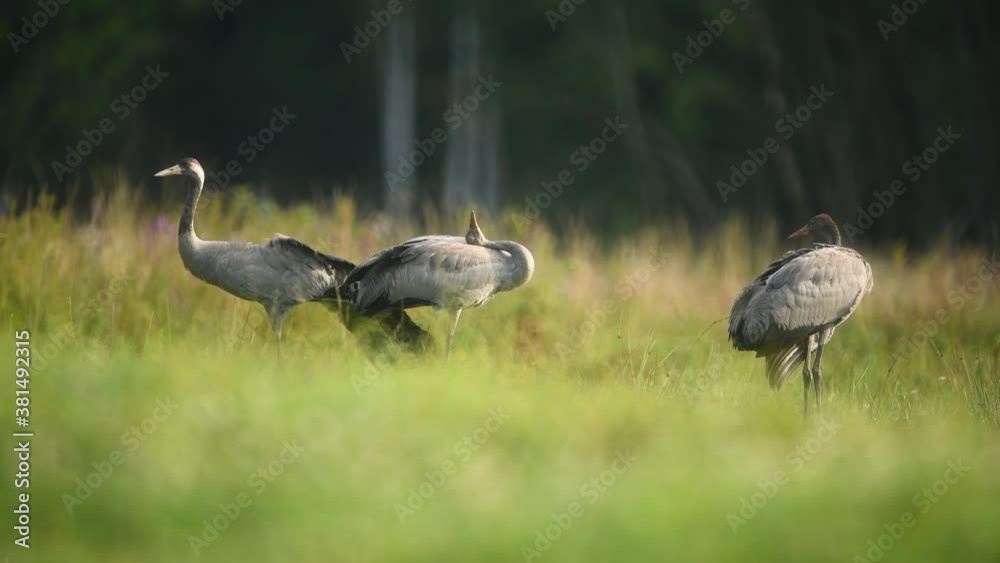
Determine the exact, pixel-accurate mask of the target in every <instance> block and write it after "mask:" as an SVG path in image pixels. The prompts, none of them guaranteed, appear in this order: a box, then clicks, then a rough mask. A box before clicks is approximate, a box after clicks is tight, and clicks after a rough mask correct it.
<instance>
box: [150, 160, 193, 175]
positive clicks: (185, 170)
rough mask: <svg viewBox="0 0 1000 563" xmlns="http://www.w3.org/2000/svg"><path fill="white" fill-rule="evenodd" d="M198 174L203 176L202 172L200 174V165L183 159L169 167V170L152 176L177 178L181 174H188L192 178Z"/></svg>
mask: <svg viewBox="0 0 1000 563" xmlns="http://www.w3.org/2000/svg"><path fill="white" fill-rule="evenodd" d="M199 173H201V174H202V175H203V174H204V172H202V169H201V163H200V162H198V160H197V159H194V158H183V159H181V161H180V162H178V163H177V164H175V165H173V166H171V167H170V168H164V169H163V170H160V171H159V172H157V173H156V174H153V175H154V176H156V177H162V176H179V175H181V174H190V175H192V176H198V175H199Z"/></svg>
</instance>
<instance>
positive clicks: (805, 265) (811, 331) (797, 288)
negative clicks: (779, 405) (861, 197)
mask: <svg viewBox="0 0 1000 563" xmlns="http://www.w3.org/2000/svg"><path fill="white" fill-rule="evenodd" d="M806 235H812V236H813V237H815V238H816V239H818V240H819V241H820V243H818V244H814V245H813V246H812V247H810V248H802V249H799V250H793V251H791V252H788V253H786V254H785V255H784V256H782V257H781V258H779V259H777V260H775V261H774V262H772V263H771V264H770V265H769V266H768V267H767V270H765V271H764V273H763V274H761V275H760V276H758V277H757V279H755V280H754V281H753V283H751V284H750V285H748V286H746V287H745V288H743V291H741V292H740V294H739V296H738V297H737V298H736V303H734V304H733V309H732V312H731V313H730V315H729V339H730V340H731V341H732V342H733V347H735V348H736V349H737V350H752V351H756V352H757V356H758V357H760V356H764V358H765V363H766V365H767V378H768V381H769V382H770V384H771V388H772V389H780V388H781V384H782V383H783V382H784V381H785V379H786V378H787V377H788V375H789V374H790V373H792V371H794V370H795V368H796V367H797V366H798V365H799V363H800V362H802V363H803V367H802V381H803V383H804V385H805V389H804V391H803V401H804V404H803V411H804V412H805V413H806V414H808V413H809V385H810V382H811V383H812V385H813V387H814V389H815V396H816V408H817V409H818V408H819V407H820V392H821V391H820V389H821V387H822V380H823V371H822V366H821V362H822V360H823V349H824V348H825V347H826V345H827V343H829V342H830V339H831V338H832V337H833V331H834V330H835V329H836V327H837V326H838V325H840V324H841V323H843V322H844V321H845V320H847V318H848V317H850V316H851V313H853V312H854V310H855V309H856V308H857V307H858V304H859V303H861V299H862V298H863V297H864V296H865V295H867V294H868V292H869V291H871V289H872V269H871V266H870V265H869V264H868V262H867V261H866V260H865V259H864V258H863V257H862V256H861V254H859V253H858V252H857V251H855V250H852V249H850V248H847V247H844V246H841V241H840V230H839V229H838V228H837V224H836V223H834V221H833V219H831V218H830V216H829V215H827V214H825V213H822V214H820V215H817V216H815V217H813V218H812V219H810V220H809V222H808V223H806V225H805V226H804V227H802V228H801V229H799V230H797V231H795V232H794V233H792V234H791V235H790V236H789V237H788V238H795V237H801V236H806ZM813 351H815V353H816V358H815V361H814V363H813V365H812V367H810V366H809V354H810V353H811V352H813Z"/></svg>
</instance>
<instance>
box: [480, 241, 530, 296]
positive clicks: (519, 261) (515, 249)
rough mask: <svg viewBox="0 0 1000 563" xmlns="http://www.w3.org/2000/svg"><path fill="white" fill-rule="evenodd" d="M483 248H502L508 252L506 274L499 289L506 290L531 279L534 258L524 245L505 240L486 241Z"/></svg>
mask: <svg viewBox="0 0 1000 563" xmlns="http://www.w3.org/2000/svg"><path fill="white" fill-rule="evenodd" d="M482 246H484V247H485V248H492V249H494V250H502V251H504V252H507V253H508V254H510V258H508V259H506V260H505V262H506V263H507V264H508V266H509V269H508V270H507V276H506V278H505V279H503V280H502V283H503V287H502V288H501V289H500V291H506V290H510V289H514V288H515V287H520V286H522V285H524V284H525V283H527V282H528V280H530V279H531V276H532V274H534V273H535V258H534V257H533V256H532V255H531V252H530V251H529V250H528V249H527V248H525V247H524V246H522V245H520V244H517V243H516V242H511V241H507V240H502V241H496V242H494V241H487V242H484V243H483V245H482Z"/></svg>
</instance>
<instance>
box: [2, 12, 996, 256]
mask: <svg viewBox="0 0 1000 563" xmlns="http://www.w3.org/2000/svg"><path fill="white" fill-rule="evenodd" d="M64 2H65V3H64ZM995 13H996V9H994V8H993V4H991V3H990V2H988V1H986V0H981V1H968V2H946V1H944V0H923V1H921V0H906V1H899V0H895V1H893V0H882V1H875V2H869V1H860V0H858V1H847V2H774V1H772V2H764V1H754V0H717V1H704V2H683V1H679V0H635V1H631V2H603V1H601V0H586V1H582V0H576V1H573V0H562V1H561V2H560V0H512V1H508V2H480V3H476V2H460V1H454V2H445V1H440V2H432V1H424V2H419V1H411V0H370V1H367V2H338V1H324V2H318V1H317V2H294V1H293V2H280V3H279V2H260V1H257V2H252V1H250V0H244V1H242V2H240V1H239V0H215V1H211V0H203V1H194V0H191V1H175V2H131V3H123V2H118V1H111V0H17V1H10V2H5V3H4V4H3V7H2V8H0V18H2V19H0V29H2V30H3V34H4V37H5V39H6V42H7V44H6V46H5V48H4V50H5V52H4V54H3V56H2V58H0V65H2V82H0V98H2V99H0V101H2V104H0V111H2V112H4V114H3V116H2V117H3V123H4V124H5V125H6V135H5V136H4V137H3V141H2V143H3V146H2V148H0V167H2V168H0V172H2V176H0V182H2V184H0V191H2V193H3V194H5V195H6V196H8V197H9V196H14V197H23V196H24V195H25V194H29V193H33V192H35V191H37V190H38V189H39V188H45V189H47V190H49V191H51V192H54V193H56V194H57V195H60V196H63V197H65V196H66V195H67V194H77V195H83V196H86V195H87V194H90V193H93V192H94V191H96V190H101V189H102V187H103V186H105V185H106V184H108V183H109V178H110V177H111V176H110V175H109V174H108V171H119V170H124V171H125V173H126V175H127V179H128V180H129V181H130V182H132V183H134V184H135V185H137V186H142V187H143V189H146V190H150V193H157V192H158V191H159V190H160V187H159V184H157V183H154V182H152V181H151V179H150V177H149V176H150V173H151V172H152V171H155V170H159V169H160V168H163V167H165V166H167V165H169V164H172V163H174V162H176V161H177V160H178V159H179V158H181V157H184V156H195V157H197V158H199V159H200V160H202V162H203V164H205V166H206V168H207V169H209V170H210V171H214V172H219V173H221V172H222V171H224V170H225V169H226V167H227V165H228V166H229V167H230V170H231V171H234V172H235V173H234V174H232V176H234V178H232V179H230V180H228V181H227V179H226V177H225V176H224V175H220V176H217V177H215V181H216V182H217V183H219V184H222V185H223V187H224V186H225V185H228V184H233V183H240V184H243V183H246V184H250V185H252V186H254V187H255V189H257V190H260V191H262V192H263V193H267V194H270V195H272V196H274V197H276V198H277V199H279V200H280V201H291V200H296V199H302V198H311V197H314V196H316V195H317V194H329V193H330V192H331V191H332V190H335V189H336V190H340V191H342V192H344V193H348V194H350V195H353V196H354V197H356V198H357V199H358V200H359V201H360V202H361V204H362V205H363V206H364V207H365V208H366V209H386V210H388V211H389V212H391V213H395V214H400V215H409V216H415V215H416V214H417V211H418V209H419V207H420V205H422V204H423V203H424V202H432V203H435V204H437V205H438V206H440V207H442V208H444V209H448V208H457V207H467V206H469V205H473V204H474V205H477V206H485V207H492V208H499V207H512V208H515V209H520V210H521V212H522V213H524V214H526V215H529V216H532V217H534V216H535V215H536V214H537V215H539V216H540V217H541V218H542V220H546V221H552V222H554V223H560V222H561V221H564V220H567V219H574V220H579V221H582V222H583V223H584V224H587V225H590V226H592V227H593V228H594V229H596V230H600V231H605V232H609V233H613V232H620V231H625V230H628V229H629V228H630V227H631V226H633V225H642V224H648V223H651V222H657V221H669V220H672V219H684V220H685V221H686V222H687V223H688V224H690V225H692V226H693V227H694V228H695V230H696V231H698V230H710V229H712V228H713V227H714V226H715V225H717V224H718V223H719V222H720V221H721V220H723V219H724V218H725V217H726V216H728V215H733V214H745V215H748V216H750V217H753V218H759V219H763V218H777V219H778V220H780V221H781V223H782V224H787V225H789V226H791V225H796V226H797V225H798V224H800V223H801V222H802V221H803V219H804V218H806V217H808V216H811V215H812V214H814V213H815V212H817V211H819V210H825V211H829V212H830V213H831V214H833V215H834V216H835V217H836V218H837V219H839V220H840V222H841V223H849V224H851V225H852V227H853V228H854V230H853V231H852V235H853V236H849V237H848V238H849V239H854V242H856V243H858V244H875V243H879V242H885V241H888V240H895V239H902V240H906V241H909V242H910V243H912V244H914V245H916V246H921V245H924V244H928V243H930V242H932V241H934V240H938V239H939V238H940V237H941V236H942V235H947V236H949V237H950V239H951V240H952V241H953V242H954V243H966V242H975V243H982V244H990V245H996V244H997V241H998V237H1000V232H998V220H997V211H998V207H1000V206H998V196H997V189H996V188H995V187H994V186H995V184H996V183H997V181H998V179H1000V178H998V176H1000V171H998V168H997V167H998V159H997V157H998V153H1000V144H998V140H997V134H998V133H997V130H998V128H997V125H998V119H997V117H998V116H997V112H998V110H997V104H996V101H995V99H994V95H993V92H992V91H991V88H990V87H991V85H992V83H993V80H992V78H993V75H994V73H995V72H996V69H997V68H998V66H997V62H998V56H997V55H998V42H997V40H996V38H995V33H994V31H993V30H992V29H991V27H992V23H991V22H994V21H995V20H994V17H993V16H994V14H995ZM84 153H86V154H84ZM859 208H860V209H861V210H862V213H861V215H863V216H861V217H859ZM868 214H871V215H872V216H871V217H868V216H867V215H868Z"/></svg>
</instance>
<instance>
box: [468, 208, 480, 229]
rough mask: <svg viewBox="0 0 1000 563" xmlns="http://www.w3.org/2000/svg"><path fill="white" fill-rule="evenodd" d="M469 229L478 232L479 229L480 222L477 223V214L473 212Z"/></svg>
mask: <svg viewBox="0 0 1000 563" xmlns="http://www.w3.org/2000/svg"><path fill="white" fill-rule="evenodd" d="M469 229H472V230H477V229H479V222H477V221H476V212H475V211H473V212H472V215H471V216H469Z"/></svg>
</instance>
